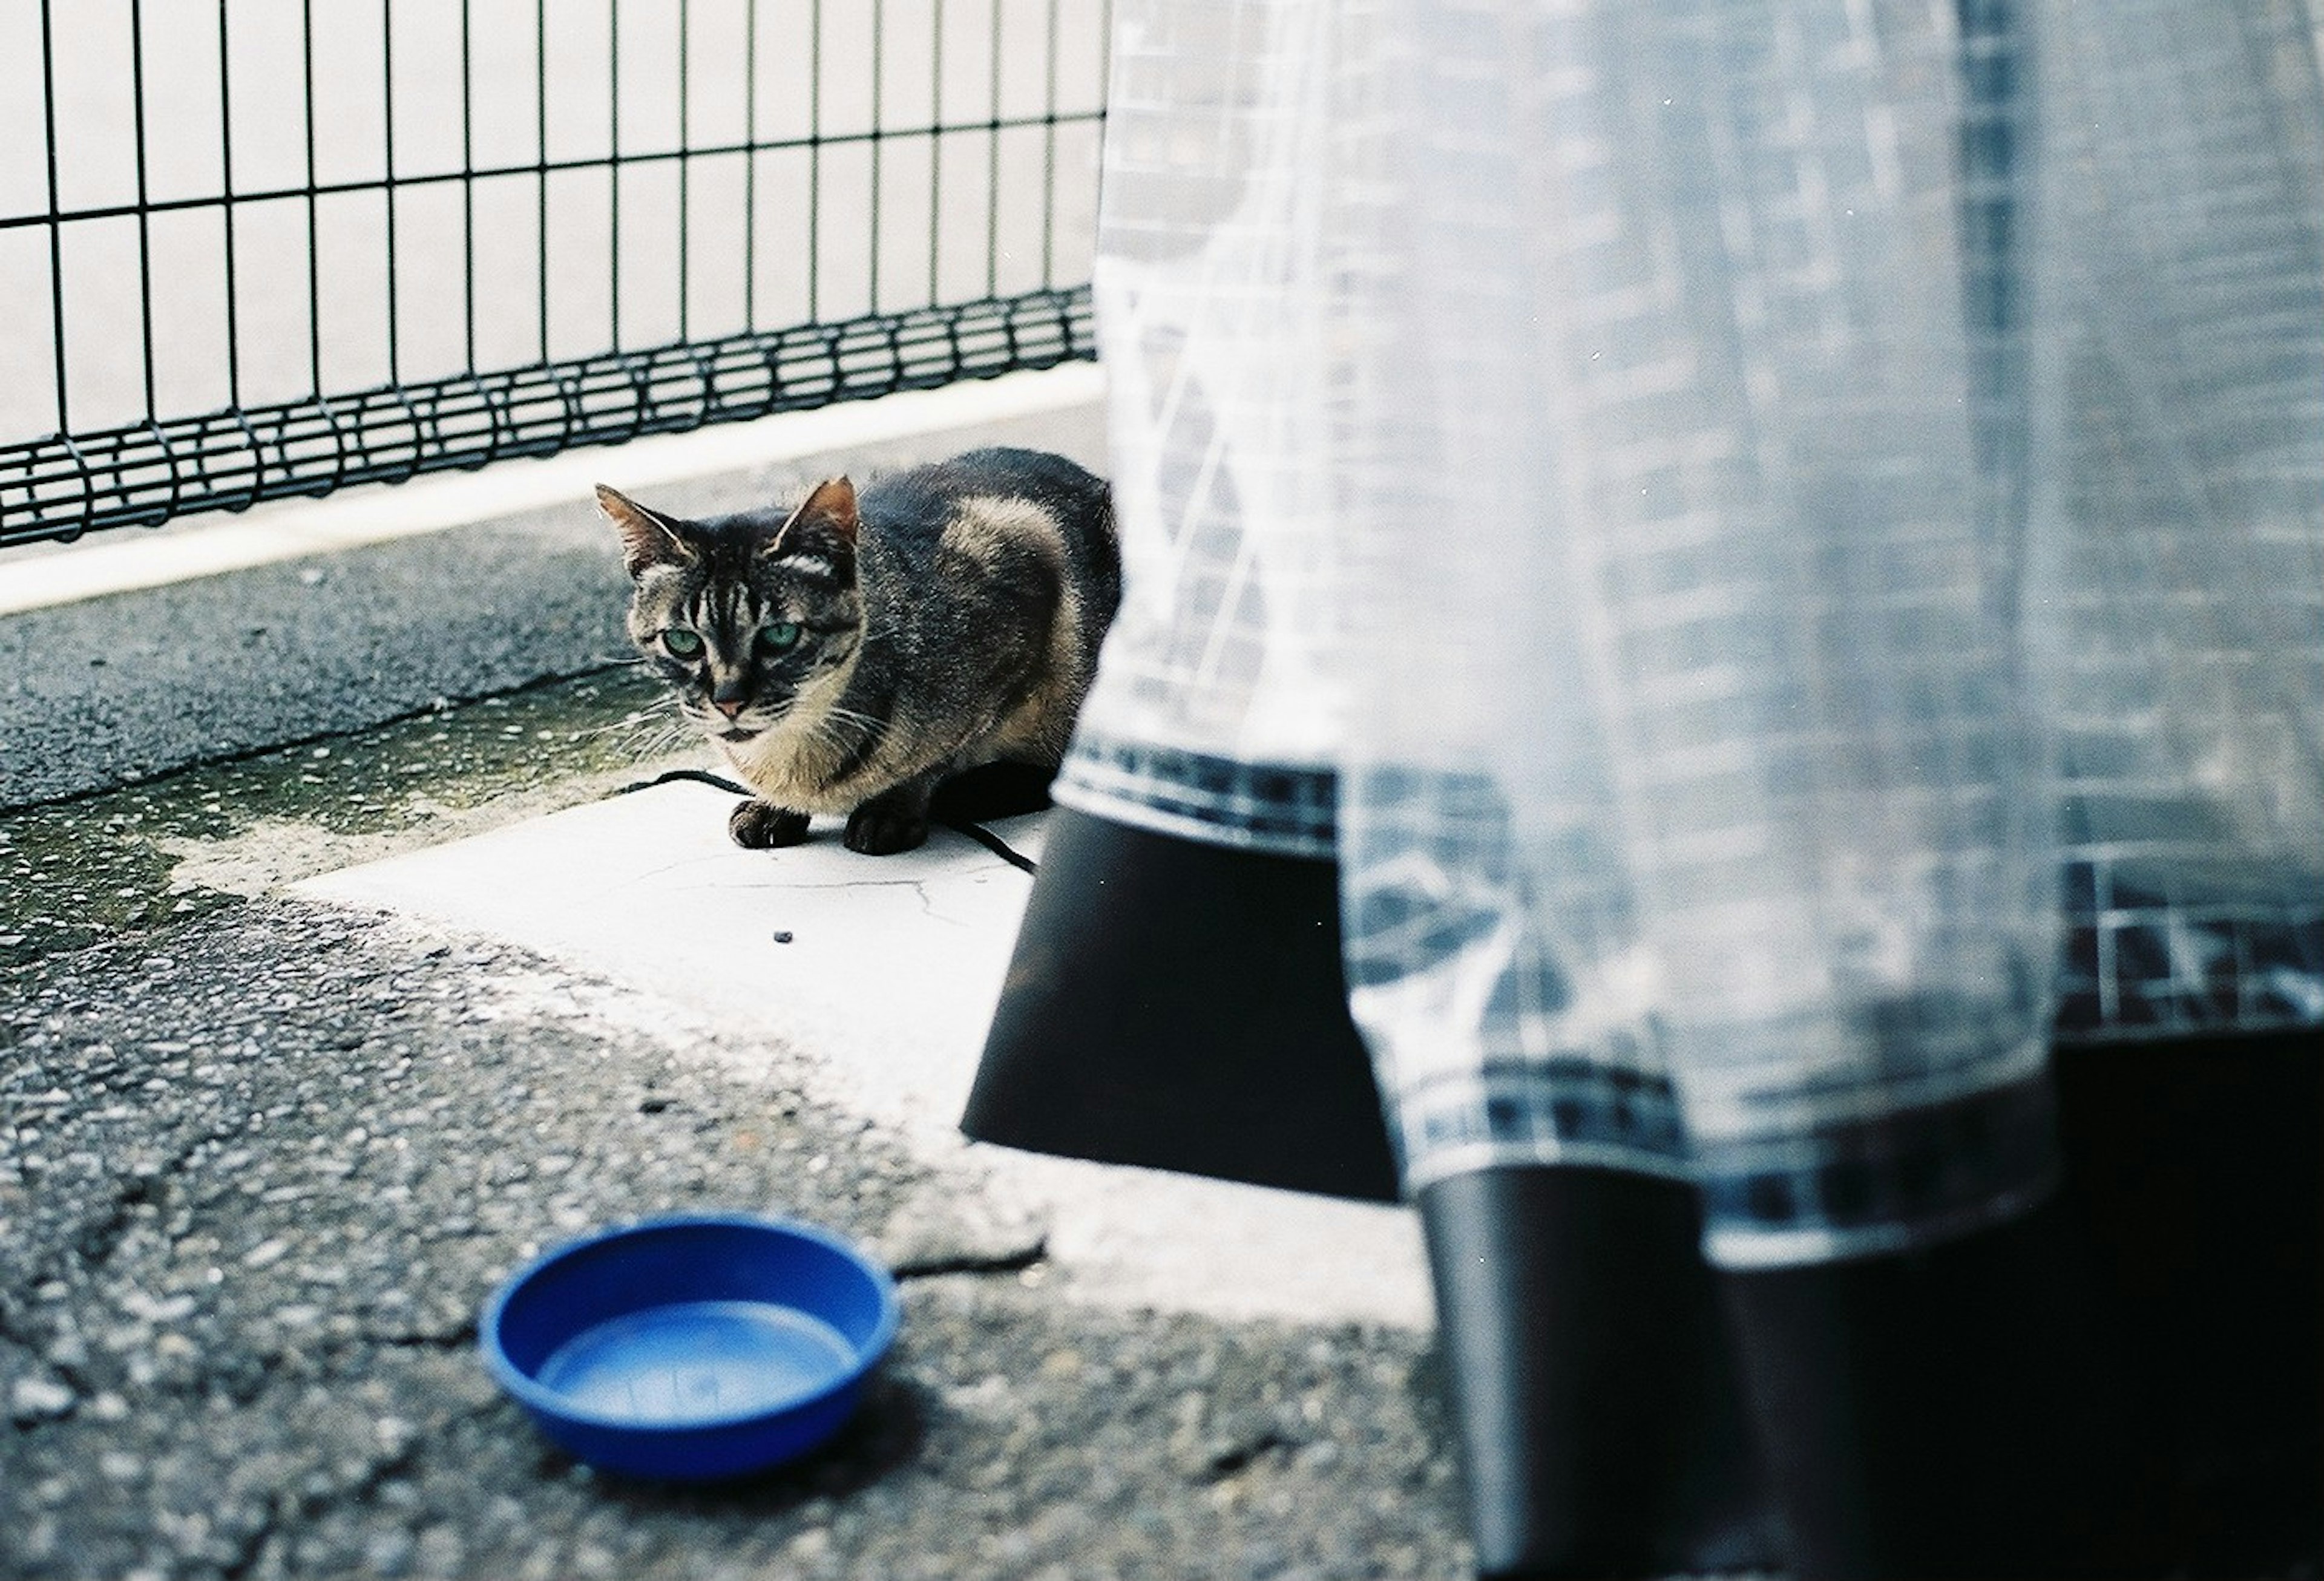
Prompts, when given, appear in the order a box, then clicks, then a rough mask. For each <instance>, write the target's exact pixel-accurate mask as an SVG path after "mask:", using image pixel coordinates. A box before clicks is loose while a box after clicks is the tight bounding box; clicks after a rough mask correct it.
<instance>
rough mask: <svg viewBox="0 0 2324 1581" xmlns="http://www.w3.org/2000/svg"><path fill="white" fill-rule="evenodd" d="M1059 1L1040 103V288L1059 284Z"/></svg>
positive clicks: (1053, 0)
mask: <svg viewBox="0 0 2324 1581" xmlns="http://www.w3.org/2000/svg"><path fill="white" fill-rule="evenodd" d="M1057 28H1058V19H1057V0H1049V38H1048V43H1047V59H1046V60H1044V61H1043V63H1042V64H1043V68H1044V70H1045V72H1046V78H1045V80H1044V82H1043V85H1042V94H1043V97H1042V103H1041V289H1042V290H1056V284H1057Z"/></svg>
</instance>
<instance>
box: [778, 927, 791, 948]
mask: <svg viewBox="0 0 2324 1581" xmlns="http://www.w3.org/2000/svg"><path fill="white" fill-rule="evenodd" d="M775 942H776V943H778V944H788V943H789V942H791V931H790V930H789V929H788V928H777V929H776V930H775Z"/></svg>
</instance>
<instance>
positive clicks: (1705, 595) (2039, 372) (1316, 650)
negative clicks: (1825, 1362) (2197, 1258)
mask: <svg viewBox="0 0 2324 1581" xmlns="http://www.w3.org/2000/svg"><path fill="white" fill-rule="evenodd" d="M1116 27H1117V43H1116V49H1117V65H1116V75H1115V88H1114V97H1113V100H1112V109H1111V115H1112V120H1111V123H1110V125H1109V132H1108V137H1109V147H1108V161H1109V162H1108V171H1107V179H1108V188H1107V196H1106V212H1105V216H1104V221H1103V224H1102V240H1101V250H1102V257H1101V260H1100V262H1099V265H1098V273H1097V292H1098V306H1099V312H1100V316H1101V331H1102V343H1103V348H1104V355H1105V357H1106V360H1107V363H1108V365H1109V368H1110V372H1111V381H1112V385H1113V391H1114V396H1113V400H1114V409H1113V418H1114V421H1115V425H1116V439H1115V461H1116V487H1117V490H1118V492H1119V497H1120V506H1121V513H1122V519H1123V526H1124V535H1125V553H1126V558H1127V561H1128V565H1129V576H1128V584H1129V585H1128V593H1127V599H1126V603H1125V607H1124V611H1123V613H1122V617H1121V621H1120V625H1119V626H1118V627H1117V629H1116V632H1115V634H1114V637H1113V639H1111V642H1110V644H1109V647H1108V648H1107V652H1106V656H1105V663H1104V666H1103V671H1102V675H1101V676H1100V680H1099V684H1098V686H1097V688H1096V691H1095V692H1094V693H1093V696H1092V699H1091V702H1090V704H1089V707H1088V711H1087V712H1086V713H1085V715H1084V725H1083V731H1082V734H1081V737H1080V738H1079V740H1078V741H1077V744H1076V748H1075V751H1074V757H1073V758H1072V759H1071V760H1070V761H1069V763H1068V766H1067V768H1066V772H1065V778H1064V780H1063V781H1062V782H1061V786H1060V796H1061V799H1063V800H1065V801H1067V802H1069V803H1070V804H1073V805H1074V806H1076V807H1082V808H1085V809H1089V810H1093V811H1096V812H1099V813H1103V814H1105V815H1107V816H1111V817H1119V818H1121V819H1123V820H1125V821H1128V822H1131V823H1143V824H1145V825H1147V826H1148V827H1155V828H1163V829H1167V830H1169V831H1171V832H1183V833H1185V834H1187V835H1189V836H1190V837H1192V838H1196V839H1202V840H1206V841H1216V842H1220V843H1225V844H1231V845H1244V846H1254V845H1255V846H1259V847H1260V848H1262V849H1268V850H1292V851H1299V852H1305V853H1312V854H1326V853H1329V852H1331V851H1333V850H1336V852H1337V854H1338V856H1339V858H1340V861H1341V869H1342V887H1343V901H1344V905H1343V920H1344V923H1345V926H1346V930H1347V964H1348V975H1349V979H1350V984H1351V1005H1352V1007H1353V1009H1354V1011H1355V1015H1356V1018H1357V1020H1358V1022H1359V1024H1360V1026H1361V1028H1362V1030H1363V1032H1364V1034H1365V1035H1366V1038H1367V1040H1368V1042H1369V1045H1370V1047H1371V1050H1372V1052H1373V1055H1374V1058H1375V1060H1376V1062H1377V1066H1378V1070H1379V1075H1380V1079H1381V1085H1382V1088H1383V1090H1384V1092H1385V1094H1386V1095H1387V1097H1388V1100H1389V1104H1390V1107H1391V1108H1392V1110H1393V1111H1394V1119H1395V1121H1396V1128H1397V1135H1398V1138H1399V1142H1400V1145H1401V1150H1402V1155H1403V1164H1404V1168H1405V1172H1406V1181H1407V1184H1408V1185H1412V1186H1419V1185H1423V1184H1425V1183H1426V1182H1427V1181H1431V1180H1435V1179H1442V1178H1444V1177H1446V1176H1449V1175H1453V1174H1458V1173H1460V1172H1465V1171H1469V1170H1473V1169H1478V1168H1484V1167H1490V1166H1493V1165H1495V1164H1503V1163H1584V1164H1602V1165H1611V1166H1614V1167H1618V1168H1623V1169H1631V1170H1638V1171H1645V1172H1652V1173H1657V1174H1662V1175H1666V1176H1680V1177H1684V1178H1689V1179H1692V1180H1694V1181H1697V1182H1699V1184H1700V1185H1701V1190H1702V1199H1703V1203H1704V1207H1705V1212H1706V1220H1707V1227H1706V1237H1707V1241H1706V1244H1707V1249H1708V1251H1709V1253H1710V1255H1711V1256H1712V1258H1713V1259H1714V1260H1715V1261H1718V1262H1720V1263H1723V1264H1728V1265H1730V1266H1760V1265H1769V1264H1788V1263H1798V1262H1803V1261H1814V1260H1819V1259H1825V1258H1831V1257H1835V1256H1843V1255H1855V1254H1858V1253H1863V1252H1867V1251H1876V1250H1879V1249H1883V1248H1889V1247H1895V1246H1899V1245H1909V1244H1912V1243H1914V1242H1915V1241H1918V1240H1923V1239H1927V1238H1930V1237H1933V1236H1943V1235H1947V1234H1951V1233H1955V1232H1958V1231H1960V1230H1964V1229H1968V1228H1971V1227H1975V1226H1977V1225H1978V1224H1980V1223H1985V1222H1989V1221H1991V1220H1992V1219H1994V1218H1998V1217H2002V1216H2006V1215H2008V1214H2010V1213H2012V1212H2014V1211H2015V1210H2017V1209H2021V1208H2023V1207H2024V1205H2025V1204H2027V1203H2028V1202H2029V1201H2031V1200H2033V1199H2034V1198H2035V1197H2037V1196H2038V1195H2039V1194H2040V1193H2041V1192H2042V1191H2043V1190H2044V1189H2045V1188H2046V1185H2047V1183H2048V1181H2049V1178H2050V1175H2051V1173H2052V1168H2053V1160H2052V1148H2051V1144H2050V1141H2049V1136H2050V1128H2049V1117H2048V1110H2047V1103H2048V1099H2047V1095H2046V1090H2045V1088H2044V1085H2043V1066H2044V1062H2045V1057H2046V1050H2047V1047H2048V1045H2049V1043H2050V1041H2051V1039H2052V1035H2053V1033H2056V1032H2060V1031H2062V1032H2063V1033H2065V1034H2070V1035H2077V1036H2083V1035H2101V1036H2103V1035H2122V1036H2135V1035H2142V1034H2148V1033H2151V1032H2153V1031H2154V1030H2157V1029H2186V1028H2217V1027H2265V1026H2282V1025H2300V1024H2305V1023H2316V1022H2319V1021H2324V959H2319V955H2320V954H2324V950H2319V906H2324V879H2320V878H2319V854H2324V748H2320V747H2319V742H2324V241H2319V225H2324V197H2319V192H2320V191H2324V137H2319V110H2324V94H2319V89H2318V86H2317V74H2316V52H2315V38H2314V33H2313V32H2312V30H2311V28H2310V25H2309V23H2308V22H2307V21H2306V19H2305V17H2304V15H2302V14H2299V13H2297V12H2295V11H2292V10H2290V9H2288V8H2285V7H2283V6H2282V5H2273V4H2269V3H2266V0H2198V3H2194V4H2177V3H2174V4H2162V3H2160V0H2157V3H2154V4H2149V5H2129V6H2124V5H2070V4H2065V3H2063V0H2052V3H2049V4H2043V5H2010V4H1987V3H1984V0H1963V4H1962V5H1960V6H1959V7H1958V8H1957V9H1956V8H1952V7H1947V6H1942V5H1938V6H1931V5H1920V4H1903V3H1890V0H1851V3H1841V0H1831V3H1829V4H1813V5H1789V4H1787V5H1776V4H1771V3H1765V0H1706V3H1698V4H1658V5H1635V4H1614V3H1611V0H1608V3H1605V4H1578V3H1561V4H1553V3H1540V4H1515V3H1509V4H1502V3H1498V0H1478V3H1474V4H1452V3H1437V0H1370V3H1367V4H1351V5H1329V4H1323V3H1322V0H1241V3H1236V0H1211V3H1203V4H1194V3H1184V0H1135V3H1132V4H1129V5H1124V6H1122V7H1121V8H1120V11H1119V12H1118V14H1117V22H1116ZM1335 837H1336V838H1335ZM1253 947H1254V948H1263V947H1264V942H1263V941H1254V942H1253Z"/></svg>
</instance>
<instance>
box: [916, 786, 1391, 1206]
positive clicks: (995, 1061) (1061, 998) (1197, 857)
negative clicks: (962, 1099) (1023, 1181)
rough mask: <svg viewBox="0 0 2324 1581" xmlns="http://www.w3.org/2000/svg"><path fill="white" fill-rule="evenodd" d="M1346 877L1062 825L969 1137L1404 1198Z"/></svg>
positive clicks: (1007, 990)
mask: <svg viewBox="0 0 2324 1581" xmlns="http://www.w3.org/2000/svg"><path fill="white" fill-rule="evenodd" d="M1338 889H1339V872H1338V869H1337V868H1336V866H1335V865H1334V864H1333V863H1331V862H1326V861H1308V860H1302V859H1296V858H1289V857H1275V856H1264V855H1259V854H1256V853H1253V852H1250V851H1238V850H1222V849H1221V848H1218V847H1215V846H1210V845H1203V844H1198V843H1196V842H1194V841H1184V840H1174V839H1170V838H1168V837H1167V836H1164V835H1158V834H1151V833H1148V832H1145V831H1143V830H1138V829H1131V828H1128V827H1126V826H1124V825H1121V824H1119V823H1111V822H1110V821H1108V820H1106V819H1102V818H1094V817H1092V816H1090V815H1088V814H1086V813H1077V812H1074V810H1073V809H1071V808H1063V807H1061V808H1059V809H1058V810H1057V811H1056V813H1055V814H1053V816H1052V818H1051V821H1050V823H1049V829H1048V839H1047V844H1046V846H1045V848H1044V850H1043V855H1042V859H1041V871H1040V876H1039V878H1037V879H1036V880H1035V882H1034V885H1033V895H1032V898H1031V900H1030V902H1029V903H1028V905H1027V908H1026V913H1025V922H1024V925H1023V927H1022V928H1021V930H1020V931H1019V933H1018V937H1017V951H1016V954H1015V956H1014V957H1013V958H1012V959H1011V960H1010V966H1009V977H1008V981H1007V984H1006V986H1005V987H1004V988H1003V989H1002V991H1001V1003H1000V1006H999V1007H998V1009H997V1010H996V1011H995V1013H994V1016H993V1024H992V1031H991V1035H990V1036H989V1038H988V1039H987V1041H986V1043H985V1047H984V1057H983V1062H982V1065H981V1066H980V1067H979V1069H978V1071H977V1079H976V1086H975V1088H974V1089H973V1091H972V1092H971V1094H970V1096H969V1101H968V1108H967V1111H966V1113H965V1114H964V1117H963V1118H962V1121H961V1128H962V1129H963V1130H964V1131H965V1132H966V1133H967V1134H968V1135H970V1136H972V1137H974V1138H975V1139H977V1140H978V1141H982V1142H995V1143H1000V1144H1004V1145H1007V1146H1010V1147H1022V1148H1028V1149H1030V1150H1032V1151H1035V1152H1039V1153H1054V1154H1065V1155H1066V1156H1068V1157H1074V1158H1088V1159H1096V1160H1099V1161H1101V1162H1103V1163H1132V1164H1143V1165H1147V1166H1148V1167H1151V1168H1157V1169H1172V1170H1178V1171H1181V1172H1185V1173H1189V1174H1198V1175H1213V1176H1217V1177H1220V1178H1222V1179H1226V1180H1234V1181H1249V1182H1250V1183H1252V1184H1255V1185H1262V1186H1277V1187H1283V1188H1287V1189H1290V1190H1302V1191H1314V1192H1318V1193H1322V1194H1325V1195H1330V1196H1338V1197H1351V1198H1358V1199H1363V1200H1373V1201H1393V1200H1396V1199H1397V1194H1398V1193H1397V1176H1396V1166H1395V1162H1394V1159H1393V1156H1392V1154H1391V1153H1390V1151H1389V1147H1388V1130H1387V1126H1385V1124H1384V1123H1383V1122H1382V1120H1381V1117H1380V1105H1379V1089H1377V1088H1376V1087H1375V1086H1374V1085H1373V1082H1372V1072H1371V1062H1370V1058H1369V1055H1368V1054H1367V1053H1366V1052H1365V1050H1364V1046H1363V1043H1362V1042H1361V1041H1360V1039H1359V1038H1358V1037H1357V1035H1356V1030H1355V1027H1354V1025H1353V1024H1352V1023H1351V1022H1350V1020H1349V1019H1348V1004H1347V988H1346V985H1345V979H1344V978H1343V976H1342V971H1341V965H1340V912H1339V892H1338Z"/></svg>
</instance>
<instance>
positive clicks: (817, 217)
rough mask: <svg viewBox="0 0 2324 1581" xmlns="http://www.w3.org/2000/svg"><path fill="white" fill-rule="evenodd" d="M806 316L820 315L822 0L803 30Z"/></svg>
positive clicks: (816, 319)
mask: <svg viewBox="0 0 2324 1581" xmlns="http://www.w3.org/2000/svg"><path fill="white" fill-rule="evenodd" d="M807 317H808V319H809V320H811V321H814V322H818V323H819V322H821V320H822V318H823V0H812V4H811V7H810V9H809V10H808V12H807Z"/></svg>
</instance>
